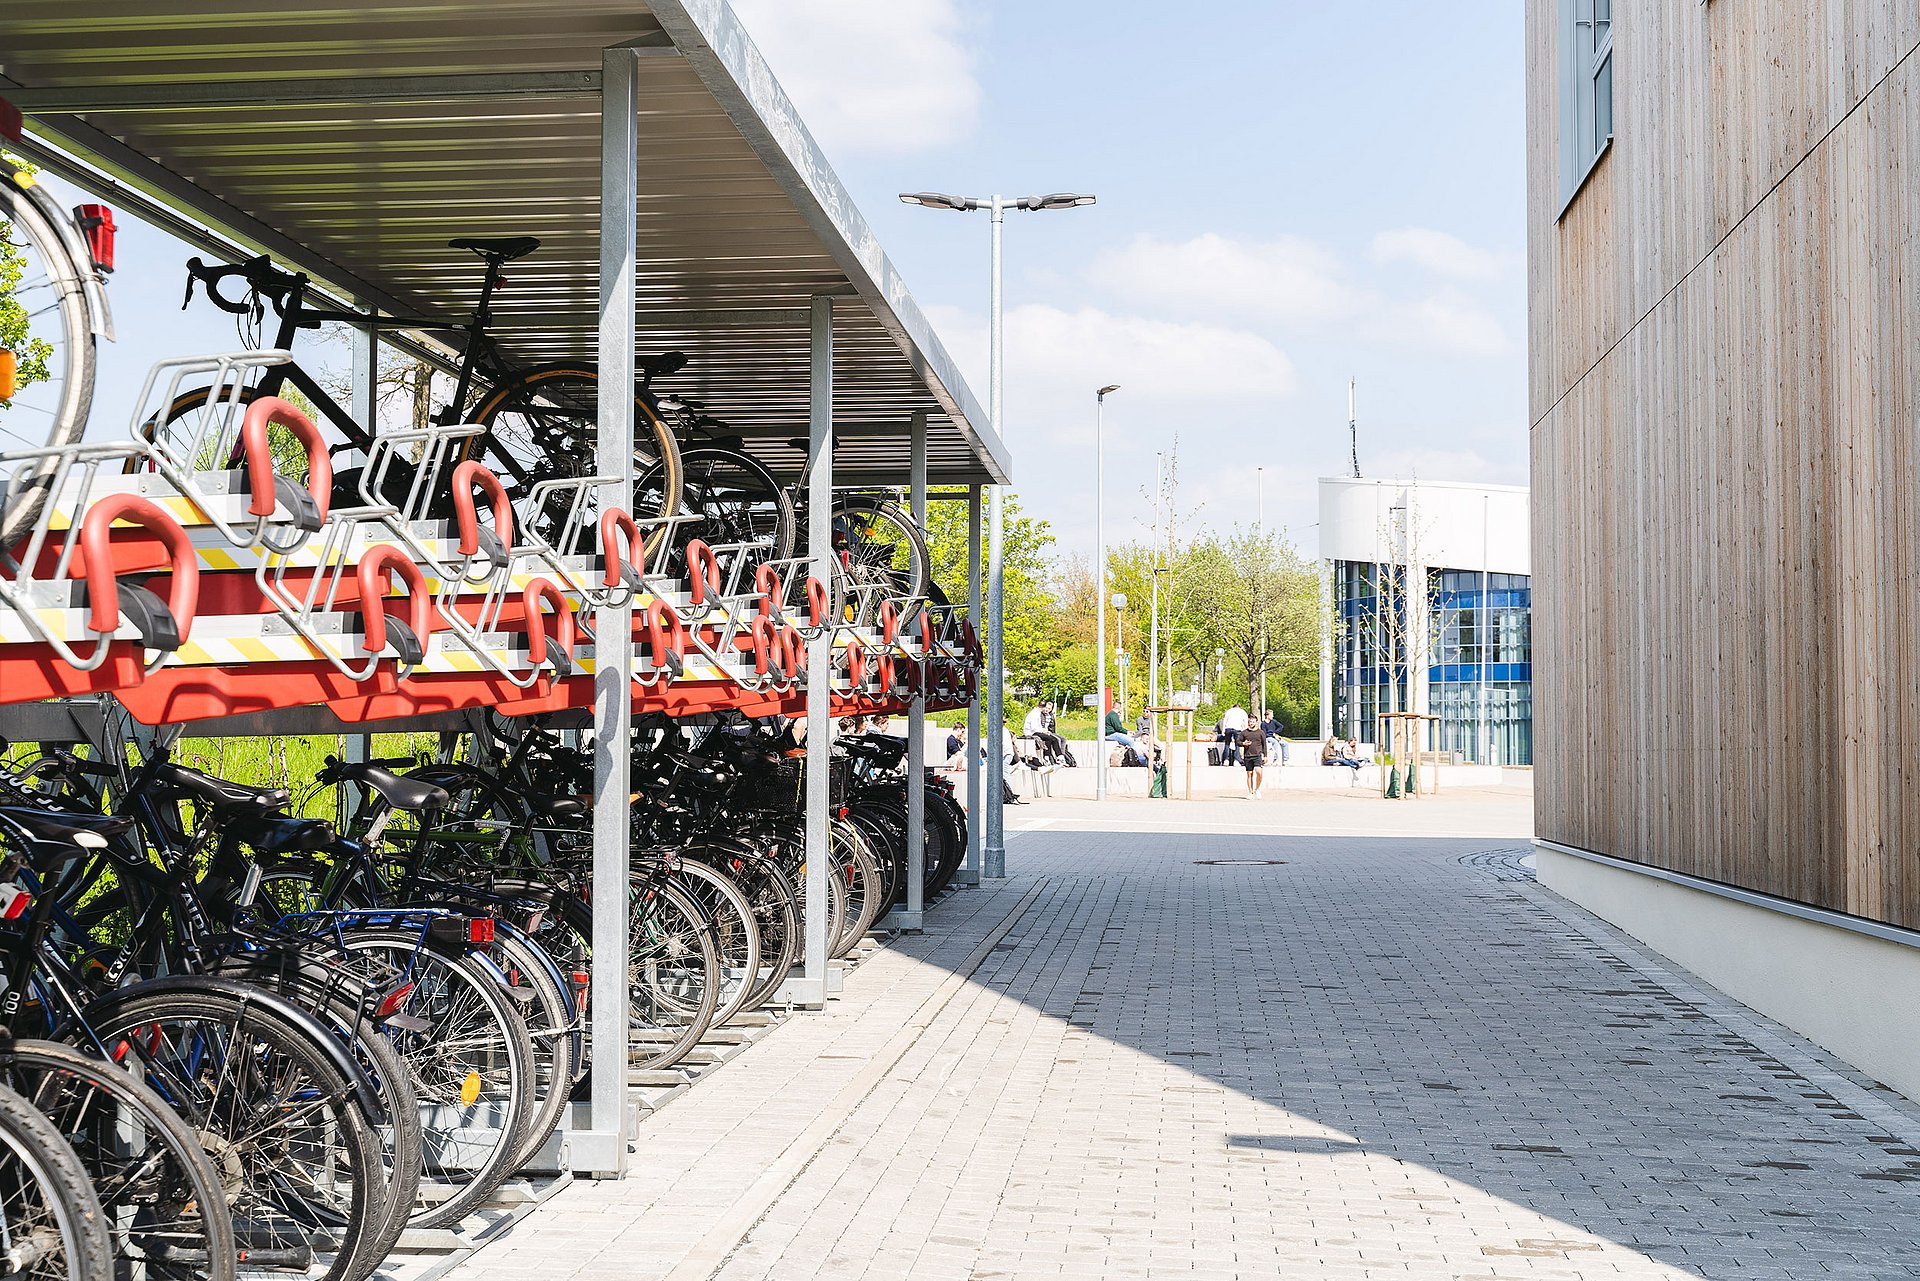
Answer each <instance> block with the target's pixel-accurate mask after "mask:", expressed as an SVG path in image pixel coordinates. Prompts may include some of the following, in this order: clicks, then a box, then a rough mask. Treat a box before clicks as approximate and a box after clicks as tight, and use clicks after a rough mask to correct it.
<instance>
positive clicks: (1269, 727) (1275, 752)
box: [1260, 707, 1291, 765]
mask: <svg viewBox="0 0 1920 1281" xmlns="http://www.w3.org/2000/svg"><path fill="white" fill-rule="evenodd" d="M1260 732H1261V734H1262V736H1263V737H1265V739H1266V740H1267V758H1268V759H1269V760H1272V761H1276V762H1278V763H1279V764H1281V765H1285V764H1286V763H1287V757H1288V756H1289V755H1291V753H1289V752H1288V751H1287V740H1286V737H1285V734H1286V727H1285V726H1284V725H1282V724H1281V723H1280V718H1279V717H1278V716H1275V715H1274V714H1273V709H1272V708H1271V707H1269V708H1268V709H1267V717H1266V719H1265V720H1263V721H1261V722H1260Z"/></svg>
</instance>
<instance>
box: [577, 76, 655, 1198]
mask: <svg viewBox="0 0 1920 1281" xmlns="http://www.w3.org/2000/svg"><path fill="white" fill-rule="evenodd" d="M639 74H640V59H639V54H638V53H637V52H636V51H634V50H632V49H608V50H605V51H604V52H603V53H602V55H601V102H600V113H601V119H600V350H599V362H600V404H599V425H600V435H599V440H598V442H597V445H596V450H595V459H594V465H595V467H596V469H597V470H598V472H599V473H600V474H601V475H603V476H608V477H611V478H613V479H612V483H611V484H609V485H608V486H607V487H606V488H604V489H603V490H602V491H601V493H600V501H601V503H602V505H603V507H606V506H618V507H631V506H632V503H633V437H634V422H633V382H634V354H633V344H634V315H633V313H634V259H635V256H636V251H637V235H636V230H635V225H634V223H635V204H636V192H635V170H636V168H637V167H638V163H639V161H638V154H637V138H638V133H639V115H638V103H637V100H636V82H637V81H638V79H639ZM608 550H611V549H608ZM593 630H594V636H595V638H596V640H595V646H594V671H593V977H592V986H591V989H590V1005H589V1010H590V1012H591V1019H592V1023H593V1046H594V1055H593V1077H592V1083H591V1087H590V1090H591V1092H590V1095H589V1097H590V1099H591V1103H590V1110H591V1115H592V1125H591V1131H590V1133H588V1134H584V1135H575V1136H574V1139H573V1143H572V1161H573V1167H574V1169H575V1171H576V1172H582V1171H584V1172H586V1173H591V1174H594V1175H600V1176H606V1177H615V1178H617V1177H619V1176H620V1175H622V1174H624V1173H626V1168H627V1140H628V1137H629V1134H630V1130H631V1125H630V1121H631V1116H632V1109H631V1105H630V1104H629V1103H628V1101H627V1057H628V1054H627V1024H628V1021H629V1020H628V1001H629V999H630V997H629V993H628V986H629V977H628V973H627V968H628V960H627V884H628V873H629V868H628V833H629V830H630V822H631V817H632V815H631V810H630V807H629V803H628V799H627V798H628V794H629V792H630V782H629V777H628V776H629V773H630V771H629V768H628V753H629V751H630V746H629V741H628V740H629V738H630V734H631V729H632V722H633V683H632V677H633V642H632V636H633V603H632V601H631V599H629V600H628V601H627V602H626V603H624V604H621V605H618V606H614V605H602V606H600V607H598V608H596V609H595V610H594V612H593Z"/></svg>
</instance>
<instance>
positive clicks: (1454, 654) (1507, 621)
mask: <svg viewBox="0 0 1920 1281" xmlns="http://www.w3.org/2000/svg"><path fill="white" fill-rule="evenodd" d="M1404 573H1405V571H1404V569H1402V568H1399V567H1395V566H1389V565H1371V564H1365V563H1360V562H1355V561H1335V562H1334V563H1333V601H1334V616H1335V619H1336V622H1337V625H1336V632H1335V637H1334V661H1333V700H1334V709H1333V724H1334V732H1335V733H1336V734H1339V735H1341V736H1342V737H1349V738H1358V739H1360V740H1361V741H1362V742H1365V741H1369V740H1371V739H1373V738H1374V737H1375V736H1376V733H1377V729H1378V725H1379V720H1378V718H1379V715H1380V713H1381V712H1383V711H1391V710H1394V709H1396V708H1402V709H1403V708H1405V707H1407V705H1408V694H1409V690H1408V684H1409V680H1408V678H1409V670H1408V668H1407V666H1406V662H1405V652H1406V651H1407V650H1408V649H1409V648H1411V649H1414V650H1416V651H1418V657H1419V659H1420V661H1421V662H1422V664H1423V666H1424V669H1425V677H1426V700H1425V703H1426V707H1425V710H1426V711H1428V712H1430V713H1432V714H1433V715H1435V716H1438V717H1439V718H1440V725H1439V731H1438V743H1439V747H1440V749H1441V750H1442V751H1450V752H1457V753H1459V754H1460V758H1461V759H1462V760H1467V761H1474V762H1477V763H1483V764H1497V765H1531V764H1532V763H1533V587H1532V581H1531V580H1530V579H1529V578H1528V577H1527V576H1526V575H1525V574H1484V575H1483V574H1481V573H1479V572H1477V571H1473V570H1453V569H1433V570H1428V571H1427V574H1426V579H1427V581H1426V593H1425V599H1426V604H1427V610H1428V614H1429V619H1428V623H1429V628H1430V635H1428V636H1427V637H1425V638H1423V639H1422V640H1421V642H1420V643H1419V644H1417V645H1414V646H1408V645H1407V644H1406V643H1405V641H1404V640H1402V639H1401V638H1400V632H1401V631H1402V630H1403V629H1402V627H1401V626H1399V625H1397V624H1395V623H1394V622H1393V621H1392V620H1390V619H1388V618H1386V617H1384V616H1383V615H1382V613H1381V609H1382V604H1381V602H1382V600H1383V599H1384V600H1386V601H1388V602H1389V603H1390V604H1392V605H1395V606H1397V607H1398V608H1400V609H1402V610H1404V608H1405V604H1406V593H1404V592H1403V591H1400V590H1399V589H1398V584H1399V583H1400V581H1401V579H1402V576H1404ZM1396 658H1397V659H1398V660H1399V661H1397V662H1396V661H1395V659H1396Z"/></svg>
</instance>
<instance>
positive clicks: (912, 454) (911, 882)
mask: <svg viewBox="0 0 1920 1281" xmlns="http://www.w3.org/2000/svg"><path fill="white" fill-rule="evenodd" d="M907 469H908V470H907V475H908V478H909V479H908V485H909V490H908V492H909V494H910V498H909V502H910V504H911V510H912V513H913V522H914V524H915V525H917V526H918V527H919V528H921V529H923V530H924V529H925V528H926V527H927V415H926V411H925V410H921V411H920V412H918V413H916V414H914V416H913V425H912V428H911V430H910V433H909V444H908V447H907ZM929 571H931V566H929ZM925 685H926V682H925V681H922V682H921V688H920V689H918V690H916V691H915V692H914V695H913V703H912V705H911V706H909V707H908V709H907V902H906V906H905V907H904V908H902V909H899V910H896V911H894V912H893V913H892V914H891V915H890V917H889V920H890V922H891V923H892V924H893V925H894V926H896V927H897V928H899V929H903V930H917V929H919V928H920V927H921V925H922V923H923V922H924V921H925V920H926V909H927V858H926V849H927V784H926V773H927V691H926V688H925Z"/></svg>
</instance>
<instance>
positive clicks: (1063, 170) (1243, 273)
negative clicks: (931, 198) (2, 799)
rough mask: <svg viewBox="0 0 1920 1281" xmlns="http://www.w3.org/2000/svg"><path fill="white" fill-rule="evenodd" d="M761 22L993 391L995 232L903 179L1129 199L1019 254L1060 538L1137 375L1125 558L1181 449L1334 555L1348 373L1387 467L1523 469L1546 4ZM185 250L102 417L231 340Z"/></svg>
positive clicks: (1018, 440)
mask: <svg viewBox="0 0 1920 1281" xmlns="http://www.w3.org/2000/svg"><path fill="white" fill-rule="evenodd" d="M736 7H737V8H738V9H739V11H740V14H741V16H742V18H743V20H744V21H745V22H746V23H747V25H748V27H749V29H750V30H751V31H752V32H753V33H754V34H755V37H756V39H757V40H758V41H759V43H760V44H761V46H762V48H763V50H764V51H765V53H766V55H767V57H768V60H769V61H770V62H771V63H772V65H773V67H774V70H775V72H776V74H778V76H779V77H780V79H781V81H782V82H783V83H784V84H785V85H786V87H787V89H788V92H789V93H790V94H791V95H792V96H793V98H794V100H795V101H796V103H797V104H798V105H799V107H800V109H801V113H802V115H803V116H804V117H805V118H806V119H807V120H808V121H809V123H810V124H811V126H812V127H813V129H814V132H815V133H816V135H817V136H818V137H819V139H820V141H821V144H822V146H823V147H824V148H825V150H826V152H827V155H828V156H829V158H830V159H831V160H832V161H833V163H834V166H835V168H836V169H837V170H838V171H839V173H840V176H841V178H842V180H843V181H844V182H845V183H846V184H847V186H848V187H849V189H850V190H851V191H852V192H853V194H854V196H855V198H856V200H857V201H858V203H859V205H860V207H861V209H862V210H863V211H864V212H865V214H866V215H867V217H868V219H869V220H870V221H871V222H872V223H873V224H874V226H875V228H876V229H877V231H878V232H879V234H880V239H881V241H882V243H883V244H885V245H886V246H887V248H888V251H889V253H890V254H891V255H892V257H893V259H894V262H895V263H896V265H897V266H898V267H899V268H900V269H901V271H902V273H903V274H904V276H905V277H906V280H907V282H908V284H909V285H910V287H911V288H912V290H913V292H914V295H915V297H916V298H917V299H918V300H919V302H920V303H921V305H922V306H923V307H924V308H925V309H926V310H927V312H928V313H929V315H931V316H932V317H933V319H934V322H935V324H936V326H937V327H938V329H939V331H940V333H941V335H942V337H943V339H944V340H945V342H946V343H947V345H948V347H949V348H950V349H951V350H952V351H953V353H954V355H955V356H956V358H957V359H958V360H959V361H960V362H961V366H962V368H963V370H965V372H966V373H967V376H968V378H969V380H970V381H971V382H972V383H973V386H974V389H975V391H976V393H977V395H978V397H979V399H980V400H981V402H982V403H983V404H984V403H985V401H986V393H987V369H986V320H985V316H986V246H987V224H986V219H985V217H984V216H983V215H970V216H961V215H958V214H953V213H946V212H939V211H930V210H923V209H915V208H911V207H908V206H905V205H902V204H900V203H899V202H898V200H897V199H896V197H897V193H899V192H900V191H905V190H918V189H926V188H932V189H938V190H947V191H957V192H962V193H965V194H972V195H984V194H989V193H991V192H993V191H995V190H998V191H1001V192H1003V193H1006V194H1010V195H1011V194H1026V193H1036V192H1045V191H1061V190H1078V191H1091V192H1094V193H1096V194H1097V195H1098V196H1099V198H1100V203H1099V205H1097V206H1096V207H1094V208H1091V209H1081V210H1073V211H1067V212H1058V213H1044V214H1011V215H1009V218H1008V226H1007V236H1006V244H1007V262H1006V267H1007V286H1006V288H1007V305H1008V308H1009V327H1008V342H1007V360H1008V375H1007V391H1008V394H1007V423H1006V430H1005V434H1006V436H1007V437H1008V440H1009V442H1010V444H1011V446H1012V448H1013V451H1014V458H1015V466H1016V469H1017V479H1018V481H1019V484H1018V488H1019V489H1020V492H1021V494H1022V496H1023V498H1024V500H1025V501H1026V502H1027V503H1028V505H1029V506H1030V507H1031V508H1032V509H1033V510H1035V511H1036V512H1037V513H1039V514H1040V515H1043V516H1045V517H1046V518H1048V519H1049V520H1051V521H1052V522H1053V523H1054V525H1055V527H1056V529H1057V531H1058V533H1059V536H1060V540H1061V547H1062V549H1063V550H1064V551H1066V552H1068V553H1081V554H1085V553H1087V552H1088V551H1090V549H1091V546H1092V538H1093V533H1092V490H1093V486H1092V465H1091V452H1090V450H1091V440H1092V409H1093V390H1094V388H1095V387H1097V386H1099V385H1101V384H1103V383H1108V382H1118V383H1120V384H1122V390H1121V391H1120V392H1119V393H1118V394H1116V395H1115V396H1114V397H1113V398H1112V399H1111V400H1110V401H1109V402H1108V416H1107V426H1108V430H1107V440H1108V450H1107V484H1108V491H1107V496H1108V513H1109V515H1108V519H1109V531H1108V536H1109V539H1110V540H1118V539H1124V538H1127V537H1129V536H1137V535H1138V534H1140V533H1143V532H1144V530H1145V528H1146V523H1147V520H1148V516H1147V500H1146V498H1145V496H1144V495H1145V494H1146V492H1147V490H1148V489H1149V487H1150V486H1151V482H1152V477H1153V471H1154V455H1155V452H1156V451H1159V450H1167V449H1171V448H1172V447H1173V445H1174V441H1175V439H1176V437H1177V439H1178V448H1179V456H1180V478H1181V479H1180V490H1179V495H1178V505H1179V507H1180V508H1181V509H1182V511H1183V512H1185V513H1189V514H1190V515H1191V517H1192V519H1193V520H1197V522H1198V523H1200V524H1209V525H1213V526H1216V527H1223V526H1229V525H1232V524H1235V523H1241V524H1251V523H1252V521H1253V519H1254V514H1255V510H1256V488H1262V489H1264V494H1265V510H1266V518H1267V522H1268V524H1269V525H1284V526H1285V527H1286V528H1287V529H1288V530H1289V532H1290V534H1291V536H1292V537H1293V538H1294V539H1295V540H1296V541H1297V542H1299V543H1300V544H1301V545H1302V546H1303V547H1305V548H1306V549H1307V550H1308V551H1309V552H1311V551H1312V549H1313V545H1314V538H1315V535H1316V530H1315V529H1314V527H1313V522H1314V521H1315V520H1316V514H1315V510H1314V508H1315V493H1314V485H1313V482H1314V479H1315V478H1316V477H1318V476H1321V475H1337V474H1341V473H1342V472H1343V471H1344V469H1345V466H1346V459H1347V436H1346V385H1347V379H1348V377H1349V376H1352V377H1356V378H1358V380H1359V409H1360V461H1361V466H1362V469H1363V471H1365V472H1366V473H1367V474H1369V475H1385V474H1388V473H1395V474H1403V475H1404V474H1407V473H1409V472H1417V473H1418V474H1419V475H1420V476H1423V477H1426V478H1430V479H1446V480H1482V481H1498V482H1506V483H1523V482H1524V481H1525V478H1526V418H1525V412H1526V411H1525V363H1524V350H1523V342H1524V325H1525V311H1524V306H1525V303H1524V293H1523V285H1524V261H1523V249H1524V244H1525V242H1524V225H1523V208H1522V205H1523V191H1522V163H1523V159H1522V150H1521V148H1522V132H1523V121H1522V110H1523V90H1522V70H1521V47H1520V46H1521V7H1520V5H1519V4H1518V3H1514V2H1512V0H1506V2H1503V3H1480V4H1475V5H1468V6H1459V7H1455V8H1453V9H1451V10H1448V11H1447V12H1446V13H1445V15H1444V16H1445V20H1444V21H1442V20H1440V16H1439V15H1438V14H1437V13H1436V11H1435V10H1434V9H1433V7H1432V6H1431V5H1415V4H1411V3H1399V2H1397V0H1396V2H1381V3H1374V4H1367V5H1326V4H1311V3H1295V2H1294V0H1264V2H1259V0H1215V3H1212V4H1208V5H1194V6H1184V7H1183V6H1165V5H1154V6H1148V5H1145V4H1134V3H1125V2H1118V3H1116V2H1115V0H1103V3H1100V4H1098V5H1096V4H1093V3H1087V2H1084V0H1048V2H1047V3H1044V4H1035V3H1031V0H1029V3H1025V4H1012V3H999V2H997V0H964V2H963V0H736ZM184 257H185V253H184V251H182V250H180V249H179V248H178V246H172V245H169V244H168V242H167V241H166V238H164V237H161V236H159V235H158V233H155V232H152V231H150V230H148V229H144V228H138V227H130V228H128V229H127V231H126V233H125V234H124V235H123V240H122V246H121V251H120V258H121V261H122V263H124V264H128V265H129V266H130V267H131V266H132V265H133V264H143V263H144V264H149V265H150V266H151V269H147V268H137V269H128V270H123V271H122V272H120V273H119V274H118V275H117V276H116V277H115V280H114V286H113V291H112V294H113V305H114V308H115V311H116V313H117V314H118V316H119V317H120V319H121V322H122V323H121V327H120V330H121V336H120V342H119V343H118V344H117V345H115V346H112V347H110V348H107V349H105V350H104V351H103V365H104V368H103V372H102V388H103V396H102V400H101V403H100V404H99V406H98V408H97V412H96V418H97V425H96V431H98V430H100V429H101V428H106V429H110V430H117V428H118V425H119V424H120V423H121V422H123V421H125V415H127V414H129V413H131V411H132V408H133V406H132V405H131V404H128V403H123V402H126V401H128V400H130V398H131V397H132V395H133V394H134V392H136V391H137V389H138V386H139V380H140V378H141V376H142V374H143V373H144V371H145V369H146V367H147V366H148V365H149V364H151V363H152V362H153V361H154V360H157V359H160V358H161V357H163V356H167V355H173V354H178V353H180V352H183V351H190V350H192V351H207V350H215V349H221V348H230V347H231V346H232V345H233V343H234V342H235V339H234V335H233V330H232V326H231V323H230V322H229V320H228V318H227V317H225V316H223V315H221V314H219V313H217V312H214V311H212V310H211V309H210V308H206V307H204V306H196V307H195V308H194V309H193V310H192V311H190V312H186V313H182V312H180V311H178V310H177V308H178V307H179V303H180V289H181V282H182V279H183V276H182V273H181V272H180V270H179V263H180V262H181V261H182V260H183V259H184ZM108 389H116V390H115V392H114V393H112V394H108ZM1256 468H1264V469H1265V471H1264V483H1263V484H1257V482H1256Z"/></svg>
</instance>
